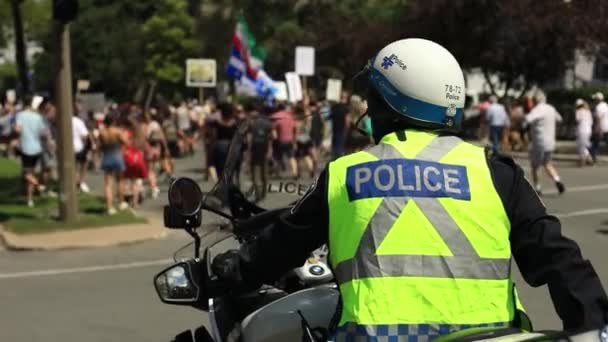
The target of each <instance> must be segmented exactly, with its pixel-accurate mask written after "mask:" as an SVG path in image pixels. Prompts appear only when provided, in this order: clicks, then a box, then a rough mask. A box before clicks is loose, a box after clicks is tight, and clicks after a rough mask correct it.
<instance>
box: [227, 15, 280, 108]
mask: <svg viewBox="0 0 608 342" xmlns="http://www.w3.org/2000/svg"><path fill="white" fill-rule="evenodd" d="M265 57H266V52H265V51H264V50H263V49H262V48H260V47H258V46H257V42H256V40H255V38H254V37H253V35H252V34H251V31H249V27H248V26H247V22H245V18H244V17H243V16H239V18H238V21H237V24H236V29H235V31H234V35H233V36H232V53H231V55H230V60H229V61H228V67H227V70H226V72H227V73H228V75H229V76H230V77H232V78H233V79H234V80H235V81H236V82H237V83H238V87H239V88H240V89H242V90H244V92H245V93H249V94H251V95H257V96H262V97H272V96H274V94H275V93H276V87H275V86H274V82H273V81H272V79H271V78H270V77H269V76H268V75H267V74H266V72H264V58H265Z"/></svg>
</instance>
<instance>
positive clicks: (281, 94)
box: [274, 81, 289, 101]
mask: <svg viewBox="0 0 608 342" xmlns="http://www.w3.org/2000/svg"><path fill="white" fill-rule="evenodd" d="M274 86H275V87H276V88H277V93H276V94H274V98H275V99H276V100H277V101H287V100H288V99H289V98H288V96H287V83H285V82H283V81H274Z"/></svg>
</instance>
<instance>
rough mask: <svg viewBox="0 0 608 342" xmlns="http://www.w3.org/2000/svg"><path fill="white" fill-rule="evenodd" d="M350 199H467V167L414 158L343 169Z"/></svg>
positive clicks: (380, 161) (469, 196)
mask: <svg viewBox="0 0 608 342" xmlns="http://www.w3.org/2000/svg"><path fill="white" fill-rule="evenodd" d="M346 188H347V189H348V197H349V200H350V201H355V200H358V199H364V198H372V197H413V198H416V197H435V198H439V197H449V198H454V199H459V200H466V201H470V200H471V191H470V189H469V179H468V177H467V168H466V167H464V166H461V165H451V164H442V163H437V162H430V161H423V160H414V159H385V160H379V161H373V162H368V163H362V164H357V165H353V166H350V167H349V168H348V169H347V170H346Z"/></svg>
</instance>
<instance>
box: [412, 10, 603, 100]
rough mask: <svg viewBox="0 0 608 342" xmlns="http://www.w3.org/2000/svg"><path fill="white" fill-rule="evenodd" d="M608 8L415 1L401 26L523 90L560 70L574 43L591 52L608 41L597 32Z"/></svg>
mask: <svg viewBox="0 0 608 342" xmlns="http://www.w3.org/2000/svg"><path fill="white" fill-rule="evenodd" d="M607 9H608V3H607V2H606V1H602V0H579V1H571V2H566V1H536V0H511V1H499V0H463V1H449V0H427V1H414V5H413V6H412V10H411V11H410V12H409V13H408V17H407V19H406V24H405V25H404V27H405V28H407V30H408V32H409V33H410V34H414V35H418V36H421V37H424V38H429V39H432V40H435V41H437V42H439V43H441V44H442V45H444V46H445V47H447V48H448V49H449V50H450V51H452V53H454V55H455V56H456V58H457V59H458V60H459V61H460V63H461V64H462V65H463V67H465V68H473V67H480V68H481V69H482V71H483V72H484V74H485V75H489V74H490V73H493V74H497V75H498V76H499V79H500V82H502V83H503V85H504V86H505V88H506V89H510V88H519V89H522V90H525V89H526V88H528V87H530V86H532V85H534V84H538V85H543V84H546V83H548V82H550V81H554V80H556V79H558V78H560V77H561V76H563V74H564V72H565V71H566V70H567V68H568V67H569V66H570V65H571V63H572V61H573V59H574V52H575V49H577V48H580V49H584V50H585V51H587V52H590V53H595V52H596V51H597V48H598V46H599V45H602V44H606V43H607V41H606V38H605V36H604V37H602V35H601V34H599V32H606V30H607V29H608V21H606V20H605V18H606V17H605V15H604V17H602V16H601V13H607ZM428 18H432V20H428ZM404 33H405V31H404ZM487 80H488V81H489V78H487ZM490 83H491V82H490ZM491 86H492V91H494V88H495V85H493V84H491Z"/></svg>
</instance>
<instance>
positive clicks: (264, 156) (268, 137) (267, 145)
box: [246, 104, 272, 201]
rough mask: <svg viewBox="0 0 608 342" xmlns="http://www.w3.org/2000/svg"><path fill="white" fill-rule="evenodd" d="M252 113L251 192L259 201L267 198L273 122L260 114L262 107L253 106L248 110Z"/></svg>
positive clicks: (249, 142) (250, 135)
mask: <svg viewBox="0 0 608 342" xmlns="http://www.w3.org/2000/svg"><path fill="white" fill-rule="evenodd" d="M246 110H247V111H248V112H249V113H250V117H251V119H250V123H249V134H248V139H247V140H248V147H249V151H248V154H249V161H250V171H251V184H252V185H251V192H253V193H254V194H255V200H256V201H259V200H262V199H263V198H264V197H266V188H267V183H268V171H267V166H268V159H269V158H270V155H269V154H270V149H271V144H272V122H270V120H269V119H268V117H267V116H266V115H264V114H262V113H260V106H259V105H257V104H251V105H249V106H248V108H247V109H246Z"/></svg>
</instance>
